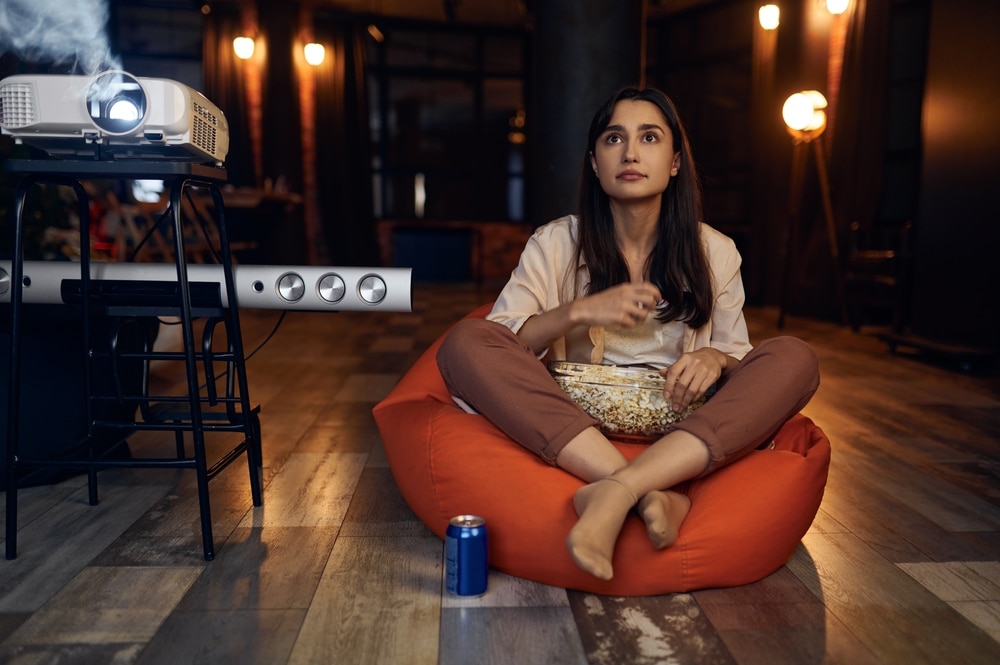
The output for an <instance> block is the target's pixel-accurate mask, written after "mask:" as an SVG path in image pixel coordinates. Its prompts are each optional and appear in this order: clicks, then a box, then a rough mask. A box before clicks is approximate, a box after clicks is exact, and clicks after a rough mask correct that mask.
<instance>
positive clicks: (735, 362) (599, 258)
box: [437, 88, 819, 579]
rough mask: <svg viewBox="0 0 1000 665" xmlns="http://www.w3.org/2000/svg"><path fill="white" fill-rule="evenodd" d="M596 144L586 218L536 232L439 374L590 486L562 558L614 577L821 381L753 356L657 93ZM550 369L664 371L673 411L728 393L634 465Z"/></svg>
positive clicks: (623, 111) (781, 354)
mask: <svg viewBox="0 0 1000 665" xmlns="http://www.w3.org/2000/svg"><path fill="white" fill-rule="evenodd" d="M587 145H588V151H587V154H586V156H585V158H584V166H583V173H582V179H581V189H580V206H579V207H580V209H579V216H575V215H569V216H567V217H563V218H561V219H558V220H555V221H553V222H550V223H549V224H546V225H544V226H542V227H540V228H539V229H538V230H537V231H536V232H535V233H534V235H533V236H532V237H531V239H530V240H529V241H528V244H527V245H526V247H525V249H524V251H523V253H522V255H521V259H520V262H519V264H518V267H517V268H516V269H515V270H514V272H513V273H512V275H511V278H510V281H509V282H508V283H507V285H506V286H505V287H504V289H503V291H502V292H501V293H500V296H499V297H498V299H497V301H496V303H495V304H494V306H493V309H492V311H491V312H490V314H489V315H488V316H487V317H486V319H466V320H463V321H461V322H460V323H459V324H458V325H456V326H455V327H454V328H453V330H452V332H451V333H450V334H449V335H448V336H447V337H446V338H445V340H444V342H443V344H442V346H441V349H440V351H439V353H438V356H437V360H438V366H439V368H440V369H441V374H442V376H443V377H444V380H445V383H446V384H447V386H448V389H449V391H450V392H451V394H452V395H454V396H455V398H456V401H457V402H458V403H459V404H460V405H463V406H464V407H467V408H470V409H471V410H475V411H478V412H479V413H481V414H483V415H484V416H485V417H486V418H488V419H489V420H490V421H491V422H493V423H494V424H495V425H496V426H497V427H499V428H500V429H501V430H503V431H504V432H505V433H506V434H507V435H508V436H510V437H511V438H512V439H513V440H514V441H516V442H518V443H519V444H521V445H522V446H524V447H526V448H528V449H529V450H531V451H533V452H535V453H536V454H538V455H539V456H541V457H542V458H543V459H544V460H546V461H547V462H549V463H551V464H554V465H556V466H558V467H560V468H562V469H564V470H566V471H568V472H569V473H572V474H574V475H575V476H577V477H579V478H581V479H582V480H584V481H585V482H586V483H588V484H586V485H584V486H583V487H581V488H580V489H579V490H578V491H577V492H576V494H575V495H574V498H573V504H574V507H575V509H576V512H577V515H578V516H579V519H578V521H577V523H576V525H575V526H574V527H573V528H572V529H571V531H570V533H569V534H568V537H567V547H568V548H569V552H570V554H571V555H572V557H573V559H574V561H575V562H576V563H577V565H579V566H580V567H581V568H582V569H584V570H586V571H587V572H589V573H590V574H592V575H595V576H596V577H598V578H601V579H611V577H612V574H613V568H612V555H613V552H614V547H615V542H616V541H617V538H618V534H619V532H620V531H621V528H622V525H623V524H624V522H625V519H626V518H627V516H628V514H629V512H630V510H631V509H632V508H633V507H635V508H636V509H637V511H638V513H639V516H640V517H641V518H642V520H643V521H644V522H645V524H646V531H647V533H648V534H649V538H650V540H651V542H652V544H653V546H654V547H656V548H664V547H668V546H669V545H671V544H672V543H673V542H674V541H675V540H676V539H677V535H678V531H679V529H680V526H681V523H682V522H683V521H684V518H685V517H686V516H687V513H688V511H689V509H690V506H691V503H690V500H689V499H688V498H687V496H685V495H684V494H683V493H681V492H678V491H676V490H672V489H670V488H672V487H675V486H676V485H677V484H678V483H681V482H683V481H685V480H689V479H691V478H695V477H698V476H701V475H704V474H707V473H711V472H712V471H715V470H716V469H718V468H720V467H722V466H723V465H725V464H729V463H730V462H732V461H734V460H736V459H739V458H740V457H741V456H743V455H745V454H746V453H748V452H749V451H751V450H753V449H755V448H757V447H759V446H762V445H767V443H768V441H769V440H770V439H771V437H772V435H773V434H774V433H775V432H776V431H777V430H778V428H780V427H781V425H782V424H783V423H784V422H785V421H786V420H787V419H788V418H790V417H791V416H792V415H794V414H795V413H797V412H798V411H799V410H800V409H801V408H802V407H803V406H805V404H806V403H807V402H808V401H809V399H810V398H811V397H812V395H813V393H814V392H815V391H816V388H817V387H818V385H819V372H818V364H817V361H816V357H815V354H814V353H813V352H812V350H811V349H810V348H809V347H808V346H807V345H806V344H805V343H803V342H801V341H799V340H797V339H795V338H792V337H778V338H774V339H771V340H767V341H765V342H763V343H761V344H760V345H758V346H756V347H752V346H751V344H750V341H749V335H748V332H747V327H746V322H745V320H744V317H743V302H744V292H743V282H742V278H741V276H740V261H741V259H740V255H739V253H738V252H737V250H736V247H735V245H734V243H733V242H732V240H730V239H729V238H727V237H726V236H724V235H722V234H721V233H719V232H718V231H715V230H714V229H712V228H711V227H709V226H708V225H706V224H703V223H701V222H700V215H701V199H700V192H699V186H698V179H697V174H696V172H695V165H694V160H693V159H692V156H691V148H690V146H689V144H688V141H687V137H686V135H685V133H684V130H683V127H682V126H681V122H680V120H679V118H678V117H677V112H676V110H675V108H674V106H673V104H672V102H671V101H670V100H669V99H668V98H667V97H666V96H665V95H664V94H663V93H662V92H660V91H658V90H654V89H638V88H625V89H623V90H620V91H619V92H617V93H616V94H615V95H613V96H612V97H611V98H610V99H609V100H608V101H607V102H606V103H605V104H604V105H603V106H602V107H601V108H600V109H599V110H598V111H597V113H596V114H595V116H594V119H593V121H592V123H591V126H590V133H589V137H588V144H587ZM539 359H542V360H553V359H557V360H564V359H565V360H570V361H572V362H584V363H603V364H611V365H640V364H641V365H649V366H653V367H658V368H662V369H660V373H661V374H662V375H663V376H664V378H665V381H666V386H665V388H664V396H665V397H666V398H667V399H668V400H669V401H670V403H671V404H672V407H673V408H674V410H675V411H683V410H684V409H686V408H687V407H688V406H689V405H690V404H691V403H692V402H695V401H697V400H699V399H701V398H702V397H704V396H705V395H706V392H707V391H709V389H710V388H711V387H712V386H716V392H715V393H714V395H712V397H711V399H709V400H708V401H706V402H705V404H704V405H703V406H701V407H700V408H699V409H697V410H695V411H693V412H692V413H691V415H689V416H688V417H687V418H685V419H684V420H682V421H680V422H678V423H675V424H674V426H673V428H672V429H671V430H670V431H669V432H668V433H667V434H665V435H664V436H663V437H662V438H660V439H658V440H656V441H655V442H653V443H652V444H650V445H649V447H648V448H646V449H645V450H643V452H642V453H641V454H639V455H638V456H637V457H636V458H635V459H634V460H633V461H632V462H627V461H626V459H625V458H624V456H623V455H622V454H621V453H620V452H619V451H618V449H617V448H615V447H614V446H613V445H612V444H611V442H610V441H609V440H608V439H607V438H606V437H605V436H604V435H603V434H602V433H601V431H600V430H599V428H598V425H599V423H598V422H597V421H596V420H595V419H593V418H591V417H590V416H588V415H587V414H586V413H584V411H583V410H582V409H581V408H580V407H579V406H577V405H576V404H575V403H574V402H573V401H572V400H571V399H570V398H569V397H568V396H567V395H566V394H565V393H564V392H563V391H562V390H561V389H560V388H559V387H558V386H557V384H556V383H555V381H554V380H553V378H552V377H551V375H550V374H549V373H548V370H547V369H546V366H545V364H544V363H543V362H539Z"/></svg>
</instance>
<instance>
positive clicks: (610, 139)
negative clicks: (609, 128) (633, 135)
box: [607, 134, 622, 143]
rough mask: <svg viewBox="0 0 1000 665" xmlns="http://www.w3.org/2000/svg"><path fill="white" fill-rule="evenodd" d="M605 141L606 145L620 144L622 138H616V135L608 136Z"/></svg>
mask: <svg viewBox="0 0 1000 665" xmlns="http://www.w3.org/2000/svg"><path fill="white" fill-rule="evenodd" d="M607 140H608V143H620V142H621V140H622V137H620V136H618V135H617V134H609V135H608V139H607Z"/></svg>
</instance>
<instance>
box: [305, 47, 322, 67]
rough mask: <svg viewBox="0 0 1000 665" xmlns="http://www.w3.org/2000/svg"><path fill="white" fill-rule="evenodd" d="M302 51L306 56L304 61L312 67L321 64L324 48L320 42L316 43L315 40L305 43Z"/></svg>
mask: <svg viewBox="0 0 1000 665" xmlns="http://www.w3.org/2000/svg"><path fill="white" fill-rule="evenodd" d="M302 53H303V55H305V57H306V62H308V63H309V64H310V65H312V66H313V67H315V66H316V65H321V64H323V58H325V57H326V49H325V48H323V45H322V44H317V43H315V42H312V43H309V44H306V45H305V46H304V47H303V48H302Z"/></svg>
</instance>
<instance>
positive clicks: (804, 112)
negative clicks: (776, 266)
mask: <svg viewBox="0 0 1000 665" xmlns="http://www.w3.org/2000/svg"><path fill="white" fill-rule="evenodd" d="M825 108H826V98H825V97H824V96H823V95H822V94H821V93H820V92H818V91H816V90H806V91H803V92H797V93H795V94H794V95H792V96H790V97H789V98H788V99H787V100H786V101H785V104H784V106H783V107H782V109H781V116H782V118H783V119H784V121H785V126H786V127H787V128H788V133H789V134H791V136H792V173H791V180H790V187H789V197H788V211H789V226H788V235H787V238H786V242H787V244H786V247H785V266H784V276H783V282H782V286H781V307H780V310H779V313H778V328H783V327H784V325H785V312H786V310H787V308H788V292H789V288H790V284H791V277H792V275H791V269H792V261H793V260H794V259H793V256H794V255H795V248H796V245H797V243H798V233H799V226H800V224H801V222H802V198H803V188H804V185H805V177H806V170H807V169H808V167H807V162H808V160H809V152H810V150H809V147H810V146H812V147H813V150H812V152H813V154H814V156H815V162H816V171H817V174H818V176H819V187H820V195H821V197H822V203H823V217H824V219H825V221H826V233H827V241H828V244H829V246H830V256H831V258H832V259H833V272H834V279H835V281H836V289H837V301H838V305H839V307H840V315H841V320H842V321H847V304H846V300H845V296H844V275H843V270H842V268H841V265H840V250H839V245H838V242H837V226H836V224H835V223H834V219H833V205H832V204H831V202H830V178H829V175H828V174H827V169H826V153H825V151H824V149H823V138H822V136H823V131H824V130H825V129H826V111H824V109H825Z"/></svg>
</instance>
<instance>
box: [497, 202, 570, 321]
mask: <svg viewBox="0 0 1000 665" xmlns="http://www.w3.org/2000/svg"><path fill="white" fill-rule="evenodd" d="M571 224H572V220H571V218H569V217H566V218H563V219H560V220H557V221H554V222H551V223H549V224H546V225H545V226H542V227H539V228H538V230H536V231H535V232H534V233H533V234H532V236H531V237H530V238H529V239H528V242H527V244H526V245H525V247H524V251H522V252H521V258H520V260H519V261H518V264H517V267H516V268H515V269H514V271H513V272H512V273H511V276H510V280H509V281H508V282H507V284H506V286H504V288H503V290H502V291H501V292H500V295H499V296H498V297H497V300H496V302H495V303H494V304H493V310H492V311H491V312H490V313H489V314H488V315H487V316H486V318H487V319H489V320H491V321H496V322H497V323H502V324H503V325H505V326H507V327H508V328H510V329H511V330H512V331H514V332H515V333H516V332H517V331H518V330H520V329H521V326H522V325H524V322H525V321H526V320H527V319H528V318H529V317H531V316H535V315H536V314H541V313H542V312H547V311H549V310H551V309H555V308H556V307H558V306H559V305H561V304H562V301H561V295H560V294H562V293H563V292H564V290H565V283H564V282H565V276H566V271H567V266H568V265H569V263H570V261H572V260H573V247H572V242H573V234H572V226H571Z"/></svg>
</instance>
